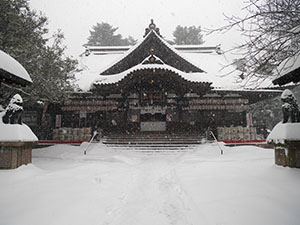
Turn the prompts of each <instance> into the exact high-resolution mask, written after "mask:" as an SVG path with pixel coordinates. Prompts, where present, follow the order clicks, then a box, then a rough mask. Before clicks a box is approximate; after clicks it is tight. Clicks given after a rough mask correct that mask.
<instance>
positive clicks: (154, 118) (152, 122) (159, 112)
mask: <svg viewBox="0 0 300 225" xmlns="http://www.w3.org/2000/svg"><path fill="white" fill-rule="evenodd" d="M140 118H141V131H166V108H165V107H163V106H147V107H143V108H142V109H141V114H140Z"/></svg>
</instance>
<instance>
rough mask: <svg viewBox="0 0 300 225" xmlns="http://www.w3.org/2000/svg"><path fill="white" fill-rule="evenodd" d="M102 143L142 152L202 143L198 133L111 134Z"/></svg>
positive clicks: (187, 146) (114, 147) (178, 149)
mask: <svg viewBox="0 0 300 225" xmlns="http://www.w3.org/2000/svg"><path fill="white" fill-rule="evenodd" d="M102 143H103V144H105V145H106V146H109V147H111V148H113V149H122V150H136V151H142V152H174V151H185V150H186V149H192V148H195V147H196V146H197V145H199V144H201V143H203V136H201V135H198V134H168V133H157V132H154V133H148V132H144V133H138V134H111V135H108V136H106V137H104V138H103V139H102Z"/></svg>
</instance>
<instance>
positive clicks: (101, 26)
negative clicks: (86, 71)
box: [87, 22, 136, 46]
mask: <svg viewBox="0 0 300 225" xmlns="http://www.w3.org/2000/svg"><path fill="white" fill-rule="evenodd" d="M117 30H118V28H114V27H113V26H111V25H110V24H108V23H103V22H102V23H97V24H96V25H95V26H93V27H92V30H91V31H90V36H89V37H88V42H87V45H90V46H126V45H134V44H135V43H136V40H134V38H133V37H131V36H129V37H128V38H123V37H122V35H121V34H115V32H116V31H117Z"/></svg>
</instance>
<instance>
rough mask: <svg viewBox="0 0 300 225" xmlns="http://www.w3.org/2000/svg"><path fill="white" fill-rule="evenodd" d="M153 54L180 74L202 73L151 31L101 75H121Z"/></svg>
mask: <svg viewBox="0 0 300 225" xmlns="http://www.w3.org/2000/svg"><path fill="white" fill-rule="evenodd" d="M150 54H155V55H156V56H157V57H159V58H161V59H163V60H164V63H165V64H167V65H169V66H171V67H174V68H176V69H178V70H180V71H182V72H199V73H201V72H204V71H203V70H202V69H200V68H199V67H197V66H195V65H194V64H192V63H191V62H189V61H188V60H186V59H185V58H184V57H183V56H182V55H181V54H180V53H179V52H178V51H177V50H176V49H175V48H174V47H172V46H171V45H170V44H168V43H167V42H166V41H165V40H163V38H161V37H160V36H159V35H158V34H157V33H156V31H155V30H154V29H152V30H151V31H150V32H149V33H148V34H147V35H146V36H145V37H144V39H143V40H142V41H141V42H139V43H138V44H136V45H135V46H133V47H132V48H131V49H130V50H128V52H127V53H125V55H123V57H121V58H120V59H119V60H118V61H117V62H115V63H113V64H112V65H110V66H109V67H108V68H106V69H105V70H104V71H103V72H101V75H113V74H118V73H121V72H123V71H125V70H128V69H129V68H131V67H134V66H136V65H138V64H140V63H141V62H142V61H143V60H144V59H145V58H146V57H147V56H149V55H150Z"/></svg>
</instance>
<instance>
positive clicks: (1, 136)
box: [0, 112, 38, 142]
mask: <svg viewBox="0 0 300 225" xmlns="http://www.w3.org/2000/svg"><path fill="white" fill-rule="evenodd" d="M3 116H4V112H1V113H0V141H1V142H15V141H24V142H35V141H38V138H37V137H36V136H35V134H34V133H33V132H32V131H31V129H30V128H29V127H28V126H27V125H26V124H24V123H23V124H22V125H20V124H4V123H3V122H2V117H3Z"/></svg>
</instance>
